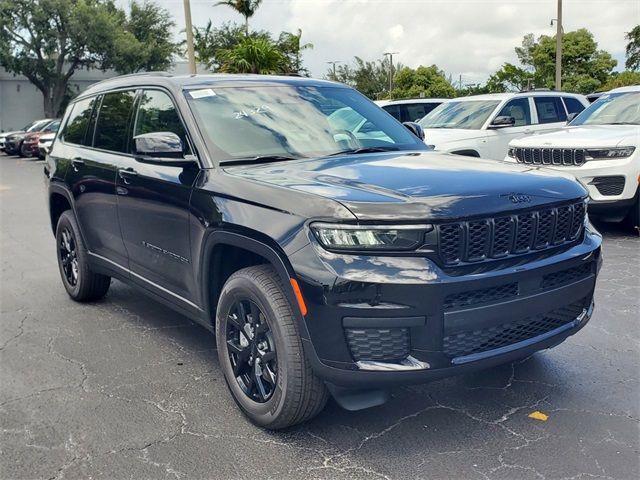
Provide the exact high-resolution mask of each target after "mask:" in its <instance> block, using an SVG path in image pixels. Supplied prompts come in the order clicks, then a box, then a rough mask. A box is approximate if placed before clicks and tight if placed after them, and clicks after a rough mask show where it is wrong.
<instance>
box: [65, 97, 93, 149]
mask: <svg viewBox="0 0 640 480" xmlns="http://www.w3.org/2000/svg"><path fill="white" fill-rule="evenodd" d="M95 101H96V99H95V98H85V99H84V100H78V101H77V102H76V103H75V104H74V105H73V107H72V110H71V114H70V115H69V119H68V120H67V124H66V126H65V127H64V131H63V132H62V134H61V138H62V140H63V141H65V142H67V143H74V144H77V145H87V144H91V139H89V141H88V142H86V141H85V138H86V134H87V126H88V125H89V120H90V118H91V112H93V106H94V104H95Z"/></svg>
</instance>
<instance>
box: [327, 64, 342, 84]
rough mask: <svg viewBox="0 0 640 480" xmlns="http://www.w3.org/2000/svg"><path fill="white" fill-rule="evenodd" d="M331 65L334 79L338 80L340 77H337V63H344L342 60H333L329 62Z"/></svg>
mask: <svg viewBox="0 0 640 480" xmlns="http://www.w3.org/2000/svg"><path fill="white" fill-rule="evenodd" d="M327 63H328V64H329V65H332V66H333V79H334V80H337V79H338V77H336V63H342V62H341V61H340V60H333V61H331V62H327Z"/></svg>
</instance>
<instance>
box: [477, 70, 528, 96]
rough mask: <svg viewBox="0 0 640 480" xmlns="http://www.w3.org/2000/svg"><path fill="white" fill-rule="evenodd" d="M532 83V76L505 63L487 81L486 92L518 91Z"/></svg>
mask: <svg viewBox="0 0 640 480" xmlns="http://www.w3.org/2000/svg"><path fill="white" fill-rule="evenodd" d="M533 81H534V75H533V73H532V72H529V71H527V70H525V69H523V68H520V67H516V66H515V65H513V64H511V63H505V64H504V65H503V66H502V68H501V69H500V70H498V71H497V72H496V73H494V74H493V75H491V76H490V77H489V79H488V80H487V84H486V90H487V92H489V93H502V92H511V91H520V90H524V89H526V88H528V87H529V86H531V84H532V83H533Z"/></svg>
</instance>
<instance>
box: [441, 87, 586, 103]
mask: <svg viewBox="0 0 640 480" xmlns="http://www.w3.org/2000/svg"><path fill="white" fill-rule="evenodd" d="M550 95H551V96H558V95H564V96H570V97H579V98H584V95H580V94H578V93H569V92H562V91H560V92H558V91H556V90H530V91H528V92H517V93H515V92H512V93H485V94H483V95H470V96H468V97H457V98H451V99H448V100H447V101H451V100H454V101H456V102H458V101H463V102H465V101H474V100H475V101H478V100H497V101H502V100H508V99H510V98H517V97H548V96H550Z"/></svg>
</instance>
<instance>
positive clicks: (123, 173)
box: [118, 168, 138, 185]
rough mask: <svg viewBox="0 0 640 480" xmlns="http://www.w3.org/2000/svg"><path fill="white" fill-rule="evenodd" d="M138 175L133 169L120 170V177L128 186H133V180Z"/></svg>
mask: <svg viewBox="0 0 640 480" xmlns="http://www.w3.org/2000/svg"><path fill="white" fill-rule="evenodd" d="M137 175H138V172H136V171H135V170H134V169H133V168H120V169H118V176H119V177H120V178H121V179H122V181H123V182H124V183H126V184H127V185H130V184H131V179H132V178H133V177H135V176H137Z"/></svg>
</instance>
